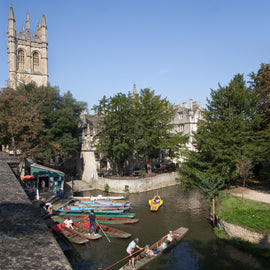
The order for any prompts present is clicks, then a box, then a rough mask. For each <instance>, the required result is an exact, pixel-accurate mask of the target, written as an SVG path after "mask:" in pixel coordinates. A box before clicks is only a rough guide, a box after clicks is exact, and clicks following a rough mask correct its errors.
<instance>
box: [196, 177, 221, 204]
mask: <svg viewBox="0 0 270 270" xmlns="http://www.w3.org/2000/svg"><path fill="white" fill-rule="evenodd" d="M197 178H198V179H200V181H198V182H197V183H196V186H197V187H198V188H199V190H200V192H201V194H202V197H203V198H204V199H205V200H206V201H207V202H208V203H210V202H211V201H212V199H214V198H215V197H217V196H218V195H219V193H220V191H221V190H222V189H223V188H224V187H225V179H224V178H223V177H221V176H217V175H215V176H209V177H206V176H205V175H203V174H197Z"/></svg>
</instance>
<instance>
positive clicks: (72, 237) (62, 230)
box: [51, 224, 89, 245]
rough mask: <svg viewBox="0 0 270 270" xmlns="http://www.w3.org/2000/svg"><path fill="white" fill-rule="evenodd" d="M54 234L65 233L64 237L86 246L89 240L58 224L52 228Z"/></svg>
mask: <svg viewBox="0 0 270 270" xmlns="http://www.w3.org/2000/svg"><path fill="white" fill-rule="evenodd" d="M51 230H52V232H54V233H63V234H64V236H65V237H66V238H67V239H68V240H69V241H70V242H72V243H74V244H78V245H81V244H85V243H87V242H88V241H89V240H88V239H86V238H83V237H81V236H80V235H78V234H76V233H75V232H73V231H72V230H70V229H68V228H67V227H64V226H62V225H61V224H56V225H53V226H52V227H51Z"/></svg>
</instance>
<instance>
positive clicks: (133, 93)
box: [132, 83, 137, 98]
mask: <svg viewBox="0 0 270 270" xmlns="http://www.w3.org/2000/svg"><path fill="white" fill-rule="evenodd" d="M135 95H137V90H136V84H135V83H134V85H133V92H132V97H133V98H134V97H135Z"/></svg>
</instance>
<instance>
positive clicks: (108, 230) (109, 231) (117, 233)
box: [77, 221, 131, 238]
mask: <svg viewBox="0 0 270 270" xmlns="http://www.w3.org/2000/svg"><path fill="white" fill-rule="evenodd" d="M77 224H80V225H81V226H83V227H84V228H85V229H86V230H87V231H88V230H89V225H90V222H89V221H88V222H86V223H84V222H78V223H77ZM100 227H101V228H102V230H101V229H100ZM96 228H97V232H98V233H99V234H101V235H104V233H105V234H106V235H107V236H109V237H113V238H129V237H131V234H130V233H127V232H124V231H121V230H118V229H116V228H112V227H109V226H106V225H104V224H99V223H98V224H96Z"/></svg>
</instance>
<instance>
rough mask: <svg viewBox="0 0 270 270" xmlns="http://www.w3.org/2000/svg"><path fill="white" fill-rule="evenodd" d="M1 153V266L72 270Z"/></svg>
mask: <svg viewBox="0 0 270 270" xmlns="http://www.w3.org/2000/svg"><path fill="white" fill-rule="evenodd" d="M0 156H1V158H0V269H1V270H5V269H16V270H21V269H22V270H23V269H40V270H43V269H44V270H47V269H55V270H58V269H59V270H60V269H61V270H71V269H72V267H71V265H70V264H69V262H68V260H67V258H66V257H65V255H64V253H63V252H62V250H61V248H60V247H59V245H58V243H57V242H56V240H55V239H54V237H53V235H52V234H51V233H50V231H49V229H48V227H47V226H46V224H45V223H44V220H43V219H42V218H41V217H40V211H39V209H37V208H35V207H34V205H33V204H32V203H31V202H30V200H29V199H28V197H27V195H26V193H25V192H24V190H23V188H22V187H21V185H20V183H19V181H18V180H17V178H16V177H15V175H14V173H13V172H12V170H11V169H10V167H9V165H8V163H7V161H5V157H4V155H3V154H0ZM7 159H10V157H9V156H7Z"/></svg>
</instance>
